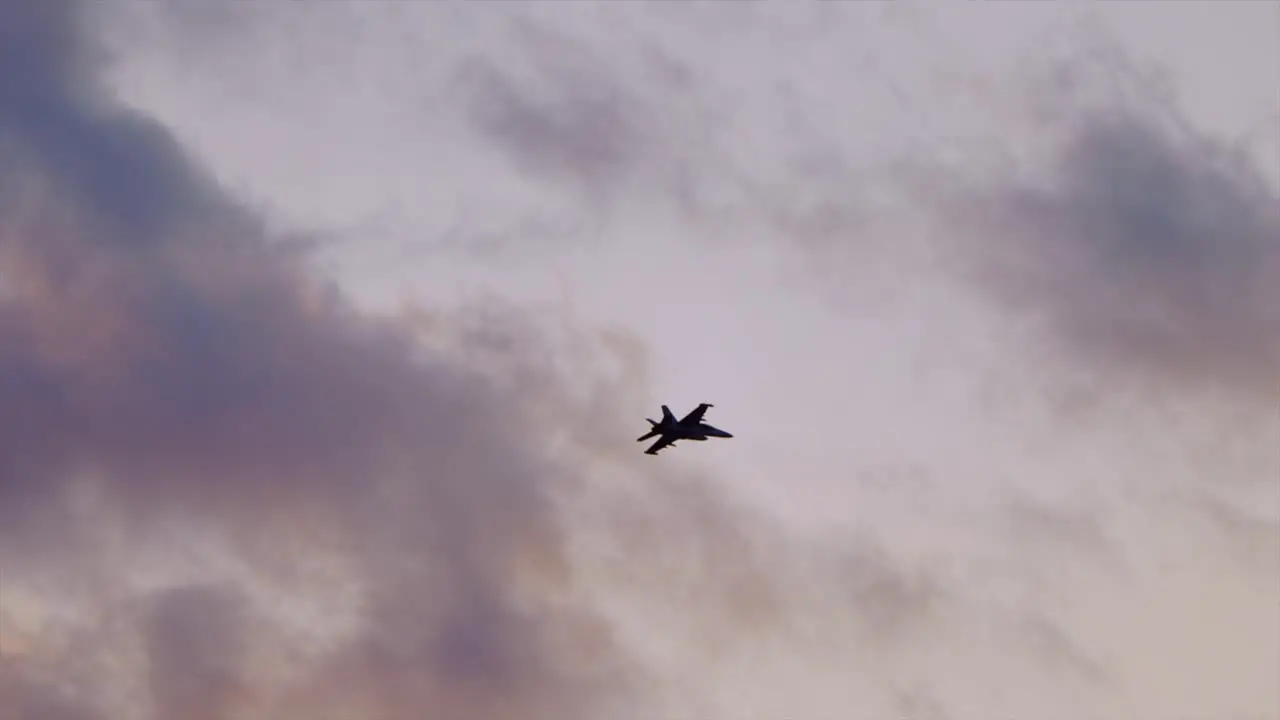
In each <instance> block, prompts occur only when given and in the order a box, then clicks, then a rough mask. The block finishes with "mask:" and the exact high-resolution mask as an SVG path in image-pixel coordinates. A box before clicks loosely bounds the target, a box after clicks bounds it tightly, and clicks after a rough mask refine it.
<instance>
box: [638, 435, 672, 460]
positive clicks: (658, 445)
mask: <svg viewBox="0 0 1280 720" xmlns="http://www.w3.org/2000/svg"><path fill="white" fill-rule="evenodd" d="M672 440H673V438H672V436H670V435H663V436H662V437H660V438H658V441H657V442H655V443H654V444H652V445H650V446H649V449H648V450H645V451H644V454H645V455H657V454H658V451H659V450H661V449H662V448H664V447H666V446H668V445H670V444H671V442H672Z"/></svg>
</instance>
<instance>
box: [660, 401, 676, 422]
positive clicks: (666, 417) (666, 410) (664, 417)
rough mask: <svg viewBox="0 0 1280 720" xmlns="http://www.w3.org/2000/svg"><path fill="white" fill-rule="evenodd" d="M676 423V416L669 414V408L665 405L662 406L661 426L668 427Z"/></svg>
mask: <svg viewBox="0 0 1280 720" xmlns="http://www.w3.org/2000/svg"><path fill="white" fill-rule="evenodd" d="M675 421H676V416H675V415H674V414H673V413H672V412H671V408H669V407H667V406H666V405H663V406H662V424H663V425H669V424H673V423H675Z"/></svg>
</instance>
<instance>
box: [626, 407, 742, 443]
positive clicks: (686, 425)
mask: <svg viewBox="0 0 1280 720" xmlns="http://www.w3.org/2000/svg"><path fill="white" fill-rule="evenodd" d="M709 407H713V406H712V405H711V403H702V404H701V405H699V406H698V407H696V408H694V409H693V412H691V413H689V414H688V415H685V416H684V417H683V418H680V419H679V420H676V416H675V415H672V414H671V408H668V407H667V406H666V405H663V406H662V422H655V421H653V420H649V418H645V419H646V420H649V425H651V426H652V429H650V430H649V432H647V433H645V434H644V435H641V436H640V437H638V438H636V442H643V441H645V440H648V439H649V438H651V437H653V436H654V435H661V436H662V437H660V438H658V442H656V443H654V444H653V445H651V446H650V447H649V449H648V450H645V451H644V452H645V454H646V455H657V454H658V451H659V450H661V449H662V448H664V447H667V446H668V445H670V446H672V447H675V444H676V441H677V440H694V441H697V442H703V441H705V440H706V439H707V438H708V437H722V438H731V437H733V436H732V435H730V434H729V433H727V432H725V431H723V430H721V429H720V428H715V427H712V426H710V425H708V424H706V423H704V422H702V416H703V415H704V414H706V412H707V408H709Z"/></svg>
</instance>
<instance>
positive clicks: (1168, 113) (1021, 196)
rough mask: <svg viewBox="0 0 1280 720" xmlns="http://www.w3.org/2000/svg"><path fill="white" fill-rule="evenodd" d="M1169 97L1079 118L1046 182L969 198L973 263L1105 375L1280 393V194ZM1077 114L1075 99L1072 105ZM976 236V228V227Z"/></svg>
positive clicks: (1041, 178)
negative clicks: (1279, 377)
mask: <svg viewBox="0 0 1280 720" xmlns="http://www.w3.org/2000/svg"><path fill="white" fill-rule="evenodd" d="M1167 103H1168V101H1166V100H1161V99H1158V98H1157V99H1148V100H1147V101H1146V102H1141V103H1129V104H1128V105H1131V106H1132V107H1125V104H1122V103H1117V104H1116V105H1115V106H1114V108H1118V109H1110V110H1101V109H1088V110H1081V109H1080V108H1072V110H1073V112H1072V113H1069V114H1066V115H1065V116H1064V117H1061V118H1058V123H1055V126H1057V127H1060V128H1061V131H1062V134H1061V136H1060V138H1059V139H1060V140H1061V142H1060V143H1059V148H1058V153H1057V155H1056V158H1055V160H1054V162H1053V164H1052V165H1051V166H1050V167H1049V168H1047V169H1046V170H1045V171H1044V172H1043V173H1039V174H1036V175H1034V176H1031V177H1029V178H1028V179H1026V180H1010V181H1009V182H1008V183H1007V184H999V183H998V182H997V183H991V184H979V185H976V186H973V187H970V188H968V189H966V190H963V191H961V192H959V193H957V194H956V196H955V199H956V200H957V201H958V205H961V206H967V207H951V208H949V212H950V213H952V215H950V216H951V217H955V216H956V215H960V216H961V217H962V218H963V223H964V224H962V225H958V226H953V227H960V228H964V227H966V226H967V227H968V228H970V229H971V230H972V231H973V232H974V234H980V235H982V236H983V237H982V240H983V241H982V242H981V243H979V244H978V246H977V247H976V248H975V247H973V246H971V245H968V244H965V247H964V252H970V251H974V250H976V252H975V253H974V255H973V256H972V257H970V258H968V260H967V262H970V263H972V265H971V267H973V268H975V269H976V275H975V277H976V278H977V279H978V280H979V281H980V283H981V287H982V289H983V290H984V291H985V292H987V293H989V294H990V297H993V298H994V299H996V300H997V301H999V302H1000V303H1001V304H1002V306H1003V308H1004V309H1005V310H1007V311H1008V312H1009V313H1011V314H1013V315H1015V316H1018V317H1020V318H1030V319H1032V320H1034V321H1036V322H1038V323H1040V326H1041V327H1042V328H1043V329H1044V330H1045V331H1047V333H1048V336H1049V337H1050V338H1053V340H1054V342H1055V344H1056V345H1057V347H1058V348H1059V349H1061V350H1063V351H1065V352H1068V353H1070V354H1071V355H1073V356H1075V357H1080V358H1085V359H1087V360H1088V361H1089V362H1090V363H1102V365H1095V367H1107V368H1112V369H1117V370H1121V371H1122V372H1124V373H1125V374H1127V375H1129V376H1130V377H1141V378H1145V379H1146V380H1154V381H1169V380H1172V381H1176V382H1181V383H1184V384H1186V385H1187V387H1188V388H1191V387H1195V388H1206V387H1212V388H1217V389H1230V390H1238V391H1241V392H1243V393H1244V394H1246V395H1258V396H1272V397H1274V392H1275V387H1274V385H1275V382H1274V381H1275V370H1276V368H1278V367H1280V198H1277V197H1276V194H1275V191H1274V189H1272V188H1270V187H1269V186H1268V185H1267V183H1266V182H1265V180H1264V178H1263V176H1262V174H1261V173H1260V172H1259V168H1258V167H1257V166H1256V165H1255V164H1253V162H1254V161H1252V160H1251V159H1250V158H1248V157H1246V156H1244V155H1243V154H1242V153H1240V152H1237V151H1236V150H1235V149H1234V148H1232V147H1230V146H1228V145H1226V144H1224V143H1222V142H1219V141H1217V140H1214V139H1212V138H1209V137H1206V136H1204V135H1202V134H1199V133H1198V132H1196V131H1194V130H1192V129H1190V128H1189V127H1188V126H1187V124H1186V123H1184V122H1181V121H1180V120H1178V118H1177V113H1176V110H1175V109H1174V108H1172V107H1170V106H1168V105H1167ZM1064 104H1068V105H1069V103H1064ZM962 232H963V230H962Z"/></svg>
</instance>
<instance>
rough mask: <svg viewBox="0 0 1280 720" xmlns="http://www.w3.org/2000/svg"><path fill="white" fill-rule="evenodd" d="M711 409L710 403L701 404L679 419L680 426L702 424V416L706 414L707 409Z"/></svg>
mask: <svg viewBox="0 0 1280 720" xmlns="http://www.w3.org/2000/svg"><path fill="white" fill-rule="evenodd" d="M709 407H711V403H702V404H701V405H699V406H698V407H696V408H694V409H693V412H691V413H689V414H688V415H685V416H684V417H683V418H681V419H680V424H681V425H686V424H696V423H700V422H702V416H703V415H706V414H707V408H709Z"/></svg>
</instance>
